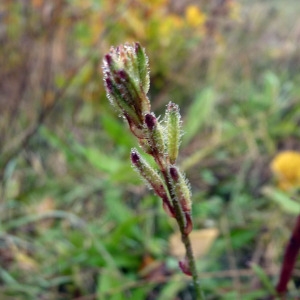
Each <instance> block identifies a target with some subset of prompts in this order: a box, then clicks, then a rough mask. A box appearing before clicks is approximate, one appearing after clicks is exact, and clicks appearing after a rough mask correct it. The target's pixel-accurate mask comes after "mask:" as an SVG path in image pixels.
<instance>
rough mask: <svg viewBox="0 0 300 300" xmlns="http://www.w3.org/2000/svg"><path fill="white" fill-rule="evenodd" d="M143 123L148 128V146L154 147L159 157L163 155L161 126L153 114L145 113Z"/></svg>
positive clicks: (163, 146) (163, 143)
mask: <svg viewBox="0 0 300 300" xmlns="http://www.w3.org/2000/svg"><path fill="white" fill-rule="evenodd" d="M145 124H146V126H147V128H148V129H149V140H150V146H151V147H152V149H155V151H156V152H157V153H156V155H158V156H159V157H160V158H161V159H163V158H164V156H165V142H164V135H163V128H162V126H161V125H160V124H159V122H158V121H157V119H156V117H155V116H154V114H146V115H145Z"/></svg>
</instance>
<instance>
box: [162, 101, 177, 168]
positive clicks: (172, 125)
mask: <svg viewBox="0 0 300 300" xmlns="http://www.w3.org/2000/svg"><path fill="white" fill-rule="evenodd" d="M165 121H166V128H167V153H168V157H169V161H170V163H171V164H175V162H176V159H177V157H178V151H179V145H180V138H181V116H180V113H179V107H178V105H176V104H175V103H172V102H170V103H169V104H168V106H167V111H166V116H165Z"/></svg>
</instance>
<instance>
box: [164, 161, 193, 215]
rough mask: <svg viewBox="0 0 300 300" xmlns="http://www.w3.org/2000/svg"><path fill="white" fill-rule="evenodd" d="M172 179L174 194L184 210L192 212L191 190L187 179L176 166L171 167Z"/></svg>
mask: <svg viewBox="0 0 300 300" xmlns="http://www.w3.org/2000/svg"><path fill="white" fill-rule="evenodd" d="M169 172H170V177H171V180H172V186H173V194H174V196H175V197H176V198H177V200H178V202H179V203H180V205H181V208H182V210H183V211H184V212H190V211H191V208H192V201H191V190H190V186H189V183H188V181H187V179H186V178H185V177H184V176H183V175H182V174H181V172H180V171H179V170H178V169H177V167H175V166H171V167H170V169H169Z"/></svg>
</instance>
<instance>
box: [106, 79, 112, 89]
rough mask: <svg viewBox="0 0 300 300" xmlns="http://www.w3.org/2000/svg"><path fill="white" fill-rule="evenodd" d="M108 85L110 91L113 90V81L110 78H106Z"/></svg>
mask: <svg viewBox="0 0 300 300" xmlns="http://www.w3.org/2000/svg"><path fill="white" fill-rule="evenodd" d="M105 83H106V87H107V90H108V92H109V93H111V92H112V90H113V83H112V81H111V79H110V78H105Z"/></svg>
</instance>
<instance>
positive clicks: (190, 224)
mask: <svg viewBox="0 0 300 300" xmlns="http://www.w3.org/2000/svg"><path fill="white" fill-rule="evenodd" d="M184 214H185V221H186V224H185V228H184V233H185V234H186V235H189V234H190V233H191V231H192V230H193V221H192V218H191V214H190V213H189V212H185V213H184Z"/></svg>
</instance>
